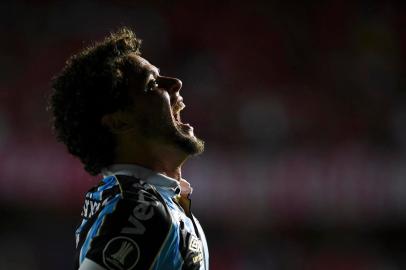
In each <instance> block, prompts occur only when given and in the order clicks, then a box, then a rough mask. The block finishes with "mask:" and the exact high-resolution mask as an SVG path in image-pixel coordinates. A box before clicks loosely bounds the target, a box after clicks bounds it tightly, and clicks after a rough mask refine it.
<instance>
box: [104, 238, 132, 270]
mask: <svg viewBox="0 0 406 270" xmlns="http://www.w3.org/2000/svg"><path fill="white" fill-rule="evenodd" d="M139 257H140V249H139V247H138V245H137V243H135V242H134V240H132V239H130V238H128V237H122V236H119V237H115V238H113V239H111V240H110V241H109V242H108V243H107V245H106V247H105V248H104V250H103V263H104V265H105V266H107V268H108V269H109V270H131V269H133V268H134V267H135V265H136V264H137V262H138V259H139Z"/></svg>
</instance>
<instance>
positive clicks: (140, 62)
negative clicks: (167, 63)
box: [129, 54, 159, 77]
mask: <svg viewBox="0 0 406 270" xmlns="http://www.w3.org/2000/svg"><path fill="white" fill-rule="evenodd" d="M129 57H130V59H131V60H132V62H133V63H134V67H135V71H136V72H137V73H138V74H140V75H145V77H147V76H148V75H149V74H153V75H156V76H158V75H159V69H158V68H157V67H156V66H154V65H152V64H151V63H150V62H149V61H148V60H147V59H145V58H143V57H141V56H139V55H136V54H131V55H130V56H129Z"/></svg>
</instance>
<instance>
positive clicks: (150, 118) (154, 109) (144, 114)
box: [129, 55, 204, 155]
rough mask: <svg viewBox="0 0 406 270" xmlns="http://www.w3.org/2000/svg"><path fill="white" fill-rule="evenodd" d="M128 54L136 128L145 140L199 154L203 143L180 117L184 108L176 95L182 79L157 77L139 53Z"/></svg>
mask: <svg viewBox="0 0 406 270" xmlns="http://www.w3.org/2000/svg"><path fill="white" fill-rule="evenodd" d="M130 57H131V60H132V61H133V63H134V72H135V74H134V77H132V76H131V77H130V79H129V84H130V97H131V98H133V101H134V105H133V107H132V109H131V112H132V115H133V117H134V122H133V124H134V126H135V127H136V130H137V131H138V132H139V133H140V134H141V135H142V136H144V137H145V138H147V139H148V140H150V139H151V140H156V141H157V142H161V143H164V144H169V145H172V146H175V147H177V148H178V149H180V150H182V151H183V152H185V153H186V154H188V155H196V154H200V153H202V152H203V150H204V142H203V141H202V140H200V139H198V138H197V137H196V136H195V135H194V132H193V127H192V126H190V125H189V124H187V123H183V122H182V121H181V118H180V112H181V110H183V109H184V108H185V104H184V103H183V98H182V96H180V95H179V91H180V89H181V88H182V82H181V81H180V80H179V79H176V78H171V77H165V76H161V75H160V74H159V70H158V69H157V68H156V67H155V66H153V65H151V64H150V63H149V62H148V61H147V60H145V59H144V58H142V57H141V56H138V55H132V56H130Z"/></svg>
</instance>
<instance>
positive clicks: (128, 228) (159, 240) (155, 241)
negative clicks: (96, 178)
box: [82, 176, 173, 269]
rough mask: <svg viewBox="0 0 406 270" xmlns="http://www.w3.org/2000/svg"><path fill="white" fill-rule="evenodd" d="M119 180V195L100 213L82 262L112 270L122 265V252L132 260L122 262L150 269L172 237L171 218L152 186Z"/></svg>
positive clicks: (109, 199)
mask: <svg viewBox="0 0 406 270" xmlns="http://www.w3.org/2000/svg"><path fill="white" fill-rule="evenodd" d="M116 178H117V181H118V183H119V185H118V186H119V188H120V191H119V192H117V193H115V194H114V195H112V196H110V197H109V198H108V200H107V202H106V203H105V204H104V207H103V208H102V209H101V211H100V212H99V213H98V215H97V217H96V220H95V222H94V223H93V226H92V227H94V228H91V229H90V231H94V232H95V233H94V234H93V235H94V237H92V239H87V240H90V243H89V244H90V245H88V249H87V250H84V251H85V253H86V254H83V255H84V256H83V257H82V258H84V257H86V258H88V259H90V260H92V261H94V262H96V263H99V264H100V265H103V266H104V267H107V268H108V269H110V268H109V266H111V264H116V263H120V260H118V261H117V260H116V259H117V256H116V255H117V254H116V253H117V251H119V250H121V249H123V254H124V253H125V252H124V251H128V252H129V253H131V256H128V257H127V256H124V257H125V258H122V259H121V262H124V263H125V264H127V261H128V263H130V262H131V263H135V261H134V258H137V262H136V263H137V266H138V267H141V266H145V267H146V266H148V267H149V266H151V265H152V264H153V263H154V260H155V259H156V256H157V255H158V254H159V252H160V250H161V249H162V246H163V245H164V244H165V242H167V241H168V238H170V236H171V235H172V232H171V231H173V221H172V218H171V214H170V212H169V210H168V208H167V207H166V205H165V202H164V201H163V200H162V198H161V197H160V195H159V194H158V193H157V191H156V190H155V189H154V188H152V187H151V186H150V185H148V184H144V183H142V182H139V181H134V179H125V178H122V177H120V176H118V177H116ZM85 246H86V245H83V247H85ZM129 250H131V251H129ZM140 254H142V256H140ZM130 258H131V259H130ZM122 266H123V267H124V265H122ZM120 267H121V266H120ZM148 267H146V268H148ZM112 268H113V269H115V268H114V267H112ZM123 269H127V268H123ZM140 269H144V267H141V268H140Z"/></svg>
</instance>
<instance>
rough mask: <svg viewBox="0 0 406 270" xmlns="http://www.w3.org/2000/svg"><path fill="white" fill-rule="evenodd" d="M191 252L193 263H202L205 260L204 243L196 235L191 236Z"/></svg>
mask: <svg viewBox="0 0 406 270" xmlns="http://www.w3.org/2000/svg"><path fill="white" fill-rule="evenodd" d="M189 250H190V251H191V252H193V257H192V260H193V263H200V262H201V261H202V260H203V251H202V242H201V241H200V239H199V238H197V237H196V236H195V235H193V234H192V235H190V239H189Z"/></svg>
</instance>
